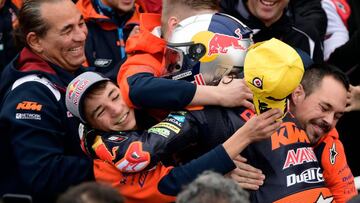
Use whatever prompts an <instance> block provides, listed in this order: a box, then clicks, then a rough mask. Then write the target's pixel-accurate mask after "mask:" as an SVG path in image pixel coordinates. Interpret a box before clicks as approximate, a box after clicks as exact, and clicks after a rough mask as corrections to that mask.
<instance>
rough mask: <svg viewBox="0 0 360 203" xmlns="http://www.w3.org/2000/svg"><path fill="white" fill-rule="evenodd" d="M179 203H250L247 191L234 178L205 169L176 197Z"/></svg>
mask: <svg viewBox="0 0 360 203" xmlns="http://www.w3.org/2000/svg"><path fill="white" fill-rule="evenodd" d="M176 202H177V203H219V202H221V203H250V200H249V194H248V192H247V191H245V190H244V189H242V188H241V187H239V186H238V185H237V184H236V183H235V182H234V181H233V180H231V179H227V178H224V176H222V175H220V174H218V173H214V172H211V171H205V172H204V173H202V174H201V175H199V177H197V178H196V179H195V180H194V181H193V182H191V183H190V184H189V185H187V186H186V187H185V188H184V189H183V190H182V191H181V193H179V194H178V196H177V198H176Z"/></svg>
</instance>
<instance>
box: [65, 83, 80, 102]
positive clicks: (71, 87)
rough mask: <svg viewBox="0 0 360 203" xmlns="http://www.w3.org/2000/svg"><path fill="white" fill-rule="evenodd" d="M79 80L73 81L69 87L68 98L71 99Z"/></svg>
mask: <svg viewBox="0 0 360 203" xmlns="http://www.w3.org/2000/svg"><path fill="white" fill-rule="evenodd" d="M79 81H80V80H77V81H75V82H74V83H73V84H71V85H70V86H69V93H68V97H69V98H71V95H72V94H73V93H74V91H75V89H76V86H77V84H78V83H79Z"/></svg>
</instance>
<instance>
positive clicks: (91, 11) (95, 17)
mask: <svg viewBox="0 0 360 203" xmlns="http://www.w3.org/2000/svg"><path fill="white" fill-rule="evenodd" d="M97 2H98V1H97V0H79V1H78V2H77V3H76V6H77V7H78V9H79V10H80V11H81V13H82V14H83V16H84V19H85V22H86V25H87V27H88V30H89V33H88V36H87V40H86V46H85V54H86V58H87V65H88V66H91V67H95V71H97V72H100V73H102V74H104V75H105V76H106V77H109V78H110V79H112V80H113V81H116V76H117V74H118V71H119V67H120V65H121V64H122V63H123V62H124V61H125V60H126V53H125V48H124V47H125V42H126V40H127V39H128V37H129V34H130V32H131V31H132V29H133V28H134V26H136V25H138V24H139V15H140V12H142V8H140V7H139V6H138V5H137V4H135V7H134V10H132V11H131V12H129V13H126V14H124V15H122V16H119V15H118V14H117V13H116V12H115V11H113V10H112V9H111V8H110V7H106V8H102V7H101V6H99V5H98V3H97Z"/></svg>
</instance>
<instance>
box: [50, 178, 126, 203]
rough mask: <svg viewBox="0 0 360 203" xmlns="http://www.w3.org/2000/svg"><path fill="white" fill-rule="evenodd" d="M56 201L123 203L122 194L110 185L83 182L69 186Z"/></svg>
mask: <svg viewBox="0 0 360 203" xmlns="http://www.w3.org/2000/svg"><path fill="white" fill-rule="evenodd" d="M56 202H57V203H124V199H123V198H122V196H121V195H120V194H119V193H118V192H117V191H116V190H115V189H114V188H112V187H110V186H108V185H105V184H102V183H97V182H85V183H81V184H79V185H77V186H74V187H70V188H69V189H68V190H67V191H66V192H65V193H63V194H61V195H60V197H59V198H58V199H57V201H56Z"/></svg>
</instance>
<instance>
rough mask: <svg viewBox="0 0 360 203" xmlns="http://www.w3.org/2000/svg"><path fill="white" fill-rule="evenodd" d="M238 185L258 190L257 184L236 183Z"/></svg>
mask: <svg viewBox="0 0 360 203" xmlns="http://www.w3.org/2000/svg"><path fill="white" fill-rule="evenodd" d="M238 185H239V186H240V187H242V188H244V189H247V190H258V189H259V186H258V185H253V184H249V183H238Z"/></svg>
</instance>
